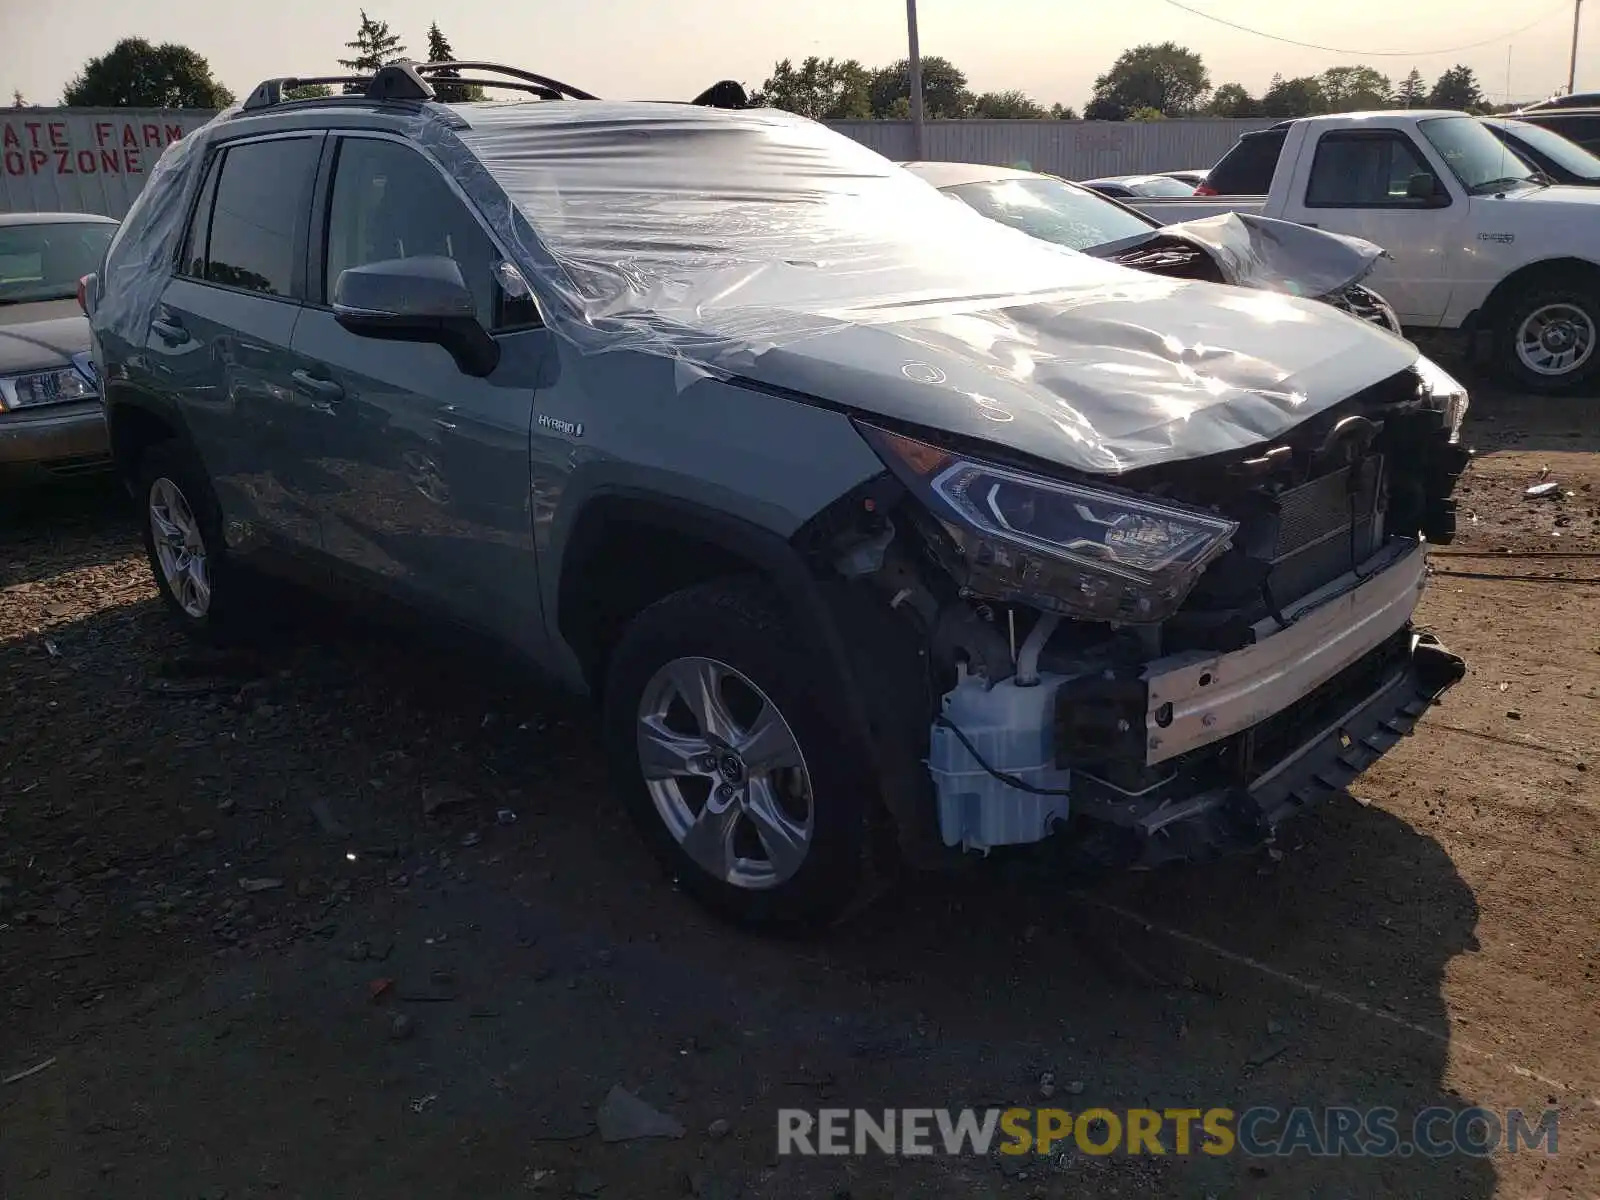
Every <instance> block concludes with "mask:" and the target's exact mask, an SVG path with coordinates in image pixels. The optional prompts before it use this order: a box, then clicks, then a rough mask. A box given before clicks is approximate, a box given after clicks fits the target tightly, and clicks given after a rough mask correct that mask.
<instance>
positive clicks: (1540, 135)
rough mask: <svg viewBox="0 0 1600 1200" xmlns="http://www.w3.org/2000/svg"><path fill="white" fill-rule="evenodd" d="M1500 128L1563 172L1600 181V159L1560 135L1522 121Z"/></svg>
mask: <svg viewBox="0 0 1600 1200" xmlns="http://www.w3.org/2000/svg"><path fill="white" fill-rule="evenodd" d="M1500 128H1501V129H1503V130H1504V131H1505V133H1506V135H1507V136H1508V137H1510V138H1512V139H1513V140H1514V141H1517V142H1526V143H1527V144H1528V145H1529V146H1531V147H1532V148H1533V149H1535V150H1537V151H1538V152H1539V153H1540V154H1542V155H1544V156H1545V157H1546V158H1548V159H1549V160H1550V161H1551V162H1553V163H1555V164H1556V166H1558V167H1560V168H1561V169H1562V170H1564V171H1571V172H1572V173H1573V174H1574V175H1576V176H1578V178H1580V179H1600V158H1596V157H1595V156H1594V155H1592V154H1590V153H1589V152H1588V151H1587V150H1585V149H1584V148H1583V147H1582V146H1580V145H1578V144H1577V143H1576V142H1569V141H1568V140H1567V139H1566V138H1564V137H1562V136H1561V135H1560V134H1559V133H1554V132H1552V131H1551V130H1548V129H1541V128H1540V127H1539V126H1537V125H1525V124H1523V123H1521V122H1520V121H1519V122H1517V123H1515V124H1510V125H1502V126H1501V127H1500Z"/></svg>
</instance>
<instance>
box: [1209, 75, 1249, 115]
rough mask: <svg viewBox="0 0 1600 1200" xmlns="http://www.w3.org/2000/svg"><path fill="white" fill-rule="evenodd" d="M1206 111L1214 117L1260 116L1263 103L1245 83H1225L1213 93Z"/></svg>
mask: <svg viewBox="0 0 1600 1200" xmlns="http://www.w3.org/2000/svg"><path fill="white" fill-rule="evenodd" d="M1206 112H1208V113H1210V114H1211V115H1212V116H1213V117H1259V116H1260V115H1261V104H1260V102H1259V101H1258V100H1257V99H1256V98H1255V97H1254V96H1252V95H1251V94H1250V93H1249V92H1248V91H1247V90H1245V87H1244V85H1243V84H1240V83H1225V84H1223V85H1222V86H1221V87H1219V88H1218V89H1217V90H1216V91H1214V92H1212V93H1211V102H1210V103H1209V104H1207V105H1206Z"/></svg>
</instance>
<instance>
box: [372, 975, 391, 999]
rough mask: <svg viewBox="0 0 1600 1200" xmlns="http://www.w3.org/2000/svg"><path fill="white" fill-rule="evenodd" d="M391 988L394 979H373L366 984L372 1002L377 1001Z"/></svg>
mask: <svg viewBox="0 0 1600 1200" xmlns="http://www.w3.org/2000/svg"><path fill="white" fill-rule="evenodd" d="M393 990H394V980H392V979H374V980H373V981H372V982H371V983H369V984H367V994H368V995H369V996H371V997H372V1000H373V1003H377V1002H378V1001H379V1000H381V999H383V998H384V996H386V995H388V994H389V993H390V992H391V991H393Z"/></svg>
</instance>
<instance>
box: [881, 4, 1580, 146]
mask: <svg viewBox="0 0 1600 1200" xmlns="http://www.w3.org/2000/svg"><path fill="white" fill-rule="evenodd" d="M1579 3H1582V0H1579ZM906 33H907V35H908V36H909V38H910V41H911V58H910V63H911V157H912V159H913V160H915V161H918V162H920V161H921V160H922V49H921V47H920V46H919V45H918V44H917V0H906ZM1572 53H1573V55H1574V59H1573V61H1574V62H1576V61H1577V59H1576V55H1577V53H1578V49H1577V43H1573V49H1572ZM1573 69H1574V70H1576V69H1577V68H1576V67H1574V68H1573Z"/></svg>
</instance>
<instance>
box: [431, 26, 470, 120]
mask: <svg viewBox="0 0 1600 1200" xmlns="http://www.w3.org/2000/svg"><path fill="white" fill-rule="evenodd" d="M455 58H456V52H455V48H454V47H452V46H451V45H450V39H449V38H447V37H445V35H444V34H442V33H440V32H439V22H437V21H435V22H434V23H433V24H432V25H429V26H428V61H429V62H454V61H455ZM460 78H461V72H460V71H458V70H456V69H455V68H454V67H450V68H448V69H446V70H443V71H440V72H438V73H437V74H435V75H434V76H433V79H432V83H433V90H434V94H435V95H437V96H438V98H439V102H440V103H441V104H469V103H471V102H473V101H475V100H482V99H483V88H481V87H479V86H478V85H477V84H475V83H442V82H440V81H441V80H445V79H460Z"/></svg>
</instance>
